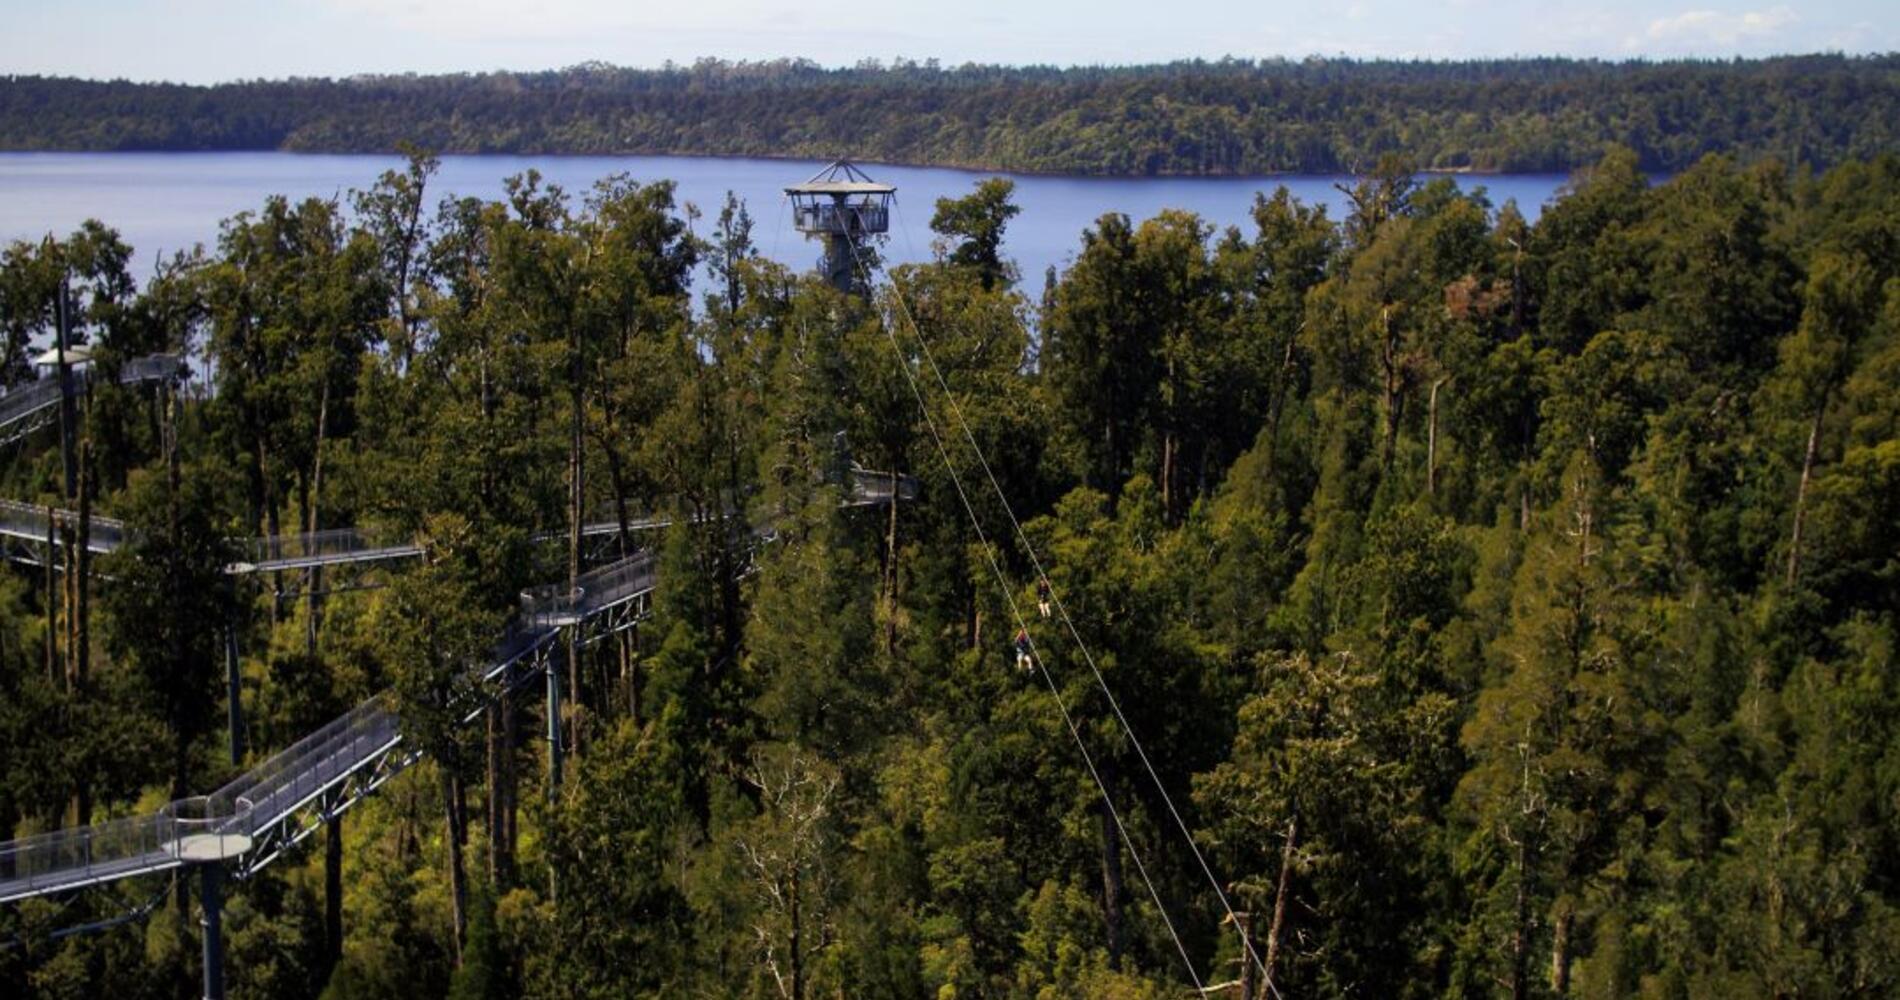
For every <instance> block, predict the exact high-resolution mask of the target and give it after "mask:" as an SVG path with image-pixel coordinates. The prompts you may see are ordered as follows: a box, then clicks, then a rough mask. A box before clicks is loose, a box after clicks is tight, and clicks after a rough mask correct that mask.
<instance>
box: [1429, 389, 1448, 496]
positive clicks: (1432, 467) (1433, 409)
mask: <svg viewBox="0 0 1900 1000" xmlns="http://www.w3.org/2000/svg"><path fill="white" fill-rule="evenodd" d="M1444 385H1445V379H1442V378H1441V379H1438V380H1436V381H1434V382H1433V383H1432V397H1431V402H1430V403H1429V404H1427V416H1426V430H1425V495H1426V496H1437V495H1438V390H1439V389H1441V388H1443V387H1444Z"/></svg>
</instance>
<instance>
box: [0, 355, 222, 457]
mask: <svg viewBox="0 0 1900 1000" xmlns="http://www.w3.org/2000/svg"><path fill="white" fill-rule="evenodd" d="M184 374H185V361H184V359H183V358H181V357H179V356H178V355H176V354H148V355H146V356H145V357H142V358H133V359H131V360H130V361H127V362H125V363H124V364H123V365H120V366H119V371H118V375H117V378H116V381H117V382H118V383H119V384H120V385H138V384H141V383H146V382H168V381H171V380H173V379H177V378H180V377H182V376H183V375H184ZM72 377H73V394H74V395H75V396H77V395H80V394H83V393H85V392H86V391H87V390H89V389H90V388H91V387H92V381H93V379H94V378H96V377H97V376H95V375H94V374H93V372H92V371H91V370H90V367H89V368H88V369H87V370H83V371H75V372H73V373H72ZM58 408H59V377H58V376H57V375H50V376H48V377H46V378H42V379H39V380H37V381H34V382H27V383H24V384H22V385H17V386H14V387H13V388H12V389H11V390H9V391H8V392H7V393H6V395H4V396H0V444H7V443H11V442H14V441H17V440H19V439H20V438H23V437H25V436H26V435H28V434H31V433H33V432H34V431H36V430H38V429H40V428H41V427H44V426H45V425H46V424H47V423H48V422H49V421H51V420H52V419H53V417H54V416H55V415H56V413H55V411H56V410H58Z"/></svg>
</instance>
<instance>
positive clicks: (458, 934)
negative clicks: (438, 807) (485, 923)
mask: <svg viewBox="0 0 1900 1000" xmlns="http://www.w3.org/2000/svg"><path fill="white" fill-rule="evenodd" d="M460 785H461V781H460V780H458V779H457V778H456V776H455V772H454V771H452V770H451V769H449V768H448V767H446V766H445V767H443V768H442V810H443V812H444V813H445V814H446V818H447V820H448V827H449V838H448V839H449V902H450V904H451V907H452V912H453V915H454V918H455V967H456V968H458V969H459V968H461V967H462V945H463V943H464V942H465V941H466V940H467V934H468V875H467V872H466V871H465V870H464V869H463V866H462V842H463V841H462V838H463V832H462V823H463V820H464V816H463V815H462V810H461V809H460V808H459V803H460V800H461V789H460V788H459V786H460Z"/></svg>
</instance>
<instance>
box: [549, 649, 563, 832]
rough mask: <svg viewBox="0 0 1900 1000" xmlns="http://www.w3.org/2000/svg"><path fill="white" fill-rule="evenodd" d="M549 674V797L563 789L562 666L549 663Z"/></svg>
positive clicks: (550, 798)
mask: <svg viewBox="0 0 1900 1000" xmlns="http://www.w3.org/2000/svg"><path fill="white" fill-rule="evenodd" d="M547 675H548V799H549V801H552V800H553V799H554V797H555V796H556V795H558V794H560V791H561V668H560V666H559V665H558V664H555V663H549V664H548V666H547Z"/></svg>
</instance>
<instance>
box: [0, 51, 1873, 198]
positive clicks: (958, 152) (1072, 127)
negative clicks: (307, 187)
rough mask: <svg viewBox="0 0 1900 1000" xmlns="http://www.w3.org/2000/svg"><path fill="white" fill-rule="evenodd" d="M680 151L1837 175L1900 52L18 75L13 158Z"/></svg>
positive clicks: (1024, 165) (1139, 169)
mask: <svg viewBox="0 0 1900 1000" xmlns="http://www.w3.org/2000/svg"><path fill="white" fill-rule="evenodd" d="M403 141H409V142H414V143H416V144H418V145H421V146H424V147H427V148H430V149H434V150H437V151H441V152H457V153H488V152H493V153H502V152H506V153H649V154H651V153H680V154H705V155H728V156H809V157H824V156H831V155H836V154H839V153H843V152H846V151H848V152H850V153H851V154H853V155H855V156H858V157H861V158H865V159H874V160H883V161H889V162H903V163H927V164H940V165H956V166H970V167H982V168H995V169H1010V170H1022V171H1045V172H1061V173H1078V174H1120V175H1140V174H1235V173H1272V172H1278V171H1309V172H1316V171H1339V170H1351V169H1354V168H1355V167H1360V166H1368V165H1370V164H1371V163H1372V162H1373V161H1375V160H1376V159H1377V158H1378V157H1379V156H1380V155H1381V154H1384V153H1387V152H1397V153H1402V154H1405V155H1408V156H1410V157H1411V158H1412V159H1414V160H1415V161H1416V162H1417V163H1418V164H1419V165H1421V166H1424V167H1430V168H1437V169H1470V170H1480V171H1557V170H1569V169H1571V168H1574V167H1577V166H1580V165H1583V164H1587V163H1591V162H1594V161H1595V160H1596V159H1597V157H1598V156H1599V155H1601V152H1602V150H1603V148H1604V147H1605V146H1606V145H1607V144H1611V143H1620V144H1623V145H1627V146H1629V147H1630V148H1632V149H1635V150H1636V151H1637V153H1638V155H1639V156H1640V157H1641V160H1642V165H1643V166H1644V167H1646V168H1648V169H1651V170H1665V171H1673V170H1679V169H1681V168H1683V167H1685V166H1687V165H1688V164H1690V163H1692V162H1693V161H1695V160H1696V159H1697V158H1699V157H1700V156H1702V155H1703V154H1705V153H1709V152H1727V153H1732V154H1734V155H1737V156H1739V157H1741V158H1743V159H1760V158H1764V157H1777V158H1780V159H1782V160H1784V161H1787V162H1805V163H1810V164H1813V165H1815V166H1817V167H1820V166H1826V165H1829V164H1832V163H1836V162H1839V161H1841V160H1844V159H1849V158H1855V157H1866V156H1869V155H1872V154H1875V153H1878V152H1883V151H1891V150H1895V149H1900V55H1886V56H1868V57H1846V56H1838V55H1814V56H1797V57H1786V58H1778V59H1768V60H1755V61H1739V60H1738V61H1735V62H1665V63H1648V62H1631V63H1605V62H1594V61H1578V60H1569V59H1526V60H1506V61H1491V62H1452V63H1434V62H1354V61H1338V60H1325V59H1308V60H1305V61H1301V62H1287V61H1263V62H1254V61H1237V60H1227V61H1221V62H1214V63H1209V62H1179V63H1170V64H1167V65H1156V66H1136V67H1125V68H1079V69H1054V68H1047V67H1027V68H1004V67H995V66H975V65H967V66H962V67H957V68H941V67H938V66H936V65H935V64H931V63H910V62H900V63H898V64H895V65H892V66H881V65H877V64H874V63H867V64H865V65H862V66H859V67H856V68H852V69H836V70H834V69H825V68H822V67H819V66H817V65H814V64H812V63H808V62H794V61H779V62H768V63H726V62H719V61H714V60H706V61H702V62H700V63H698V64H695V65H693V66H691V67H668V68H665V69H660V70H632V69H620V68H615V67H611V66H603V65H584V66H577V67H573V68H571V69H565V70H559V71H552V72H544V73H486V74H473V75H469V74H460V75H446V76H379V77H355V78H350V79H345V80H321V79H316V80H284V81H256V82H248V83H234V84H223V85H218V86H212V87H195V86H180V85H171V84H137V83H128V82H123V81H121V82H96V81H87V80H74V79H62V78H46V77H0V149H10V150H45V149H60V150H239V149H287V150H300V151H311V152H317V151H323V152H381V151H388V150H392V149H394V148H395V147H396V146H397V144H398V143H400V142H403Z"/></svg>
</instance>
